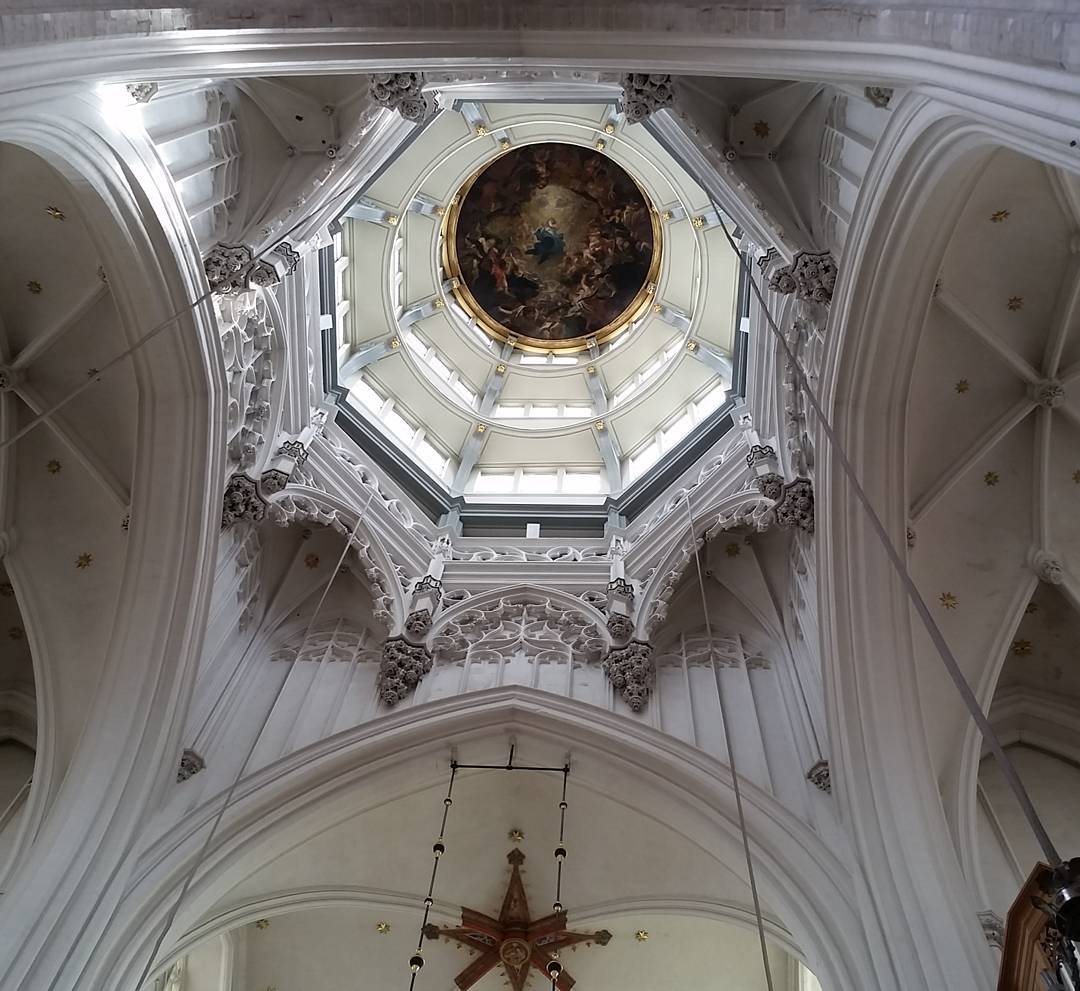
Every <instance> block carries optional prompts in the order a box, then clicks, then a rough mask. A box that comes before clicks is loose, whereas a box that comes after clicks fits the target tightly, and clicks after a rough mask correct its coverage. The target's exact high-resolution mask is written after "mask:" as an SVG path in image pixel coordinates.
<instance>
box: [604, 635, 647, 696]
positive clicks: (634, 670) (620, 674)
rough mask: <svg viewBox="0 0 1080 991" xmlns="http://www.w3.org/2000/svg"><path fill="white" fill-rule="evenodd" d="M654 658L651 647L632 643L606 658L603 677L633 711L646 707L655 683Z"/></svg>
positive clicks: (609, 653)
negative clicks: (605, 676)
mask: <svg viewBox="0 0 1080 991" xmlns="http://www.w3.org/2000/svg"><path fill="white" fill-rule="evenodd" d="M652 655H653V649H652V644H650V643H647V642H645V641H643V640H632V641H630V643H628V644H627V645H626V646H625V647H613V648H612V649H611V650H609V651H608V653H607V657H605V658H604V663H603V669H604V674H606V675H607V677H608V681H610V682H611V684H612V686H613V687H614V688H616V689H618V690H619V692H620V693H621V694H622V698H623V701H624V702H625V703H626V704H627V705H628V706H630V708H631V709H632V710H633V711H634V712H640V711H641V710H642V709H643V708H645V703H646V701H648V698H649V691H650V690H651V688H652V686H653V683H654V681H655V680H656V667H655V665H654V664H653V656H652Z"/></svg>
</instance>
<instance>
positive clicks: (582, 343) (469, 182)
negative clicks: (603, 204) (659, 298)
mask: <svg viewBox="0 0 1080 991" xmlns="http://www.w3.org/2000/svg"><path fill="white" fill-rule="evenodd" d="M541 144H562V145H573V146H574V147H578V148H586V149H589V146H588V145H584V144H578V143H576V142H573V141H551V140H549V139H545V140H543V141H525V142H523V143H521V144H517V145H514V146H513V147H511V148H507V149H504V150H502V151H500V152H499V154H497V155H495V156H493V157H492V158H489V159H488V160H487V161H486V162H484V164H483V165H481V166H480V167H479V168H478V169H477V170H476V171H475V172H473V173H472V175H470V176H469V178H468V179H466V180H465V182H463V183H462V184H461V186H460V188H459V189H458V191H457V192H456V193H455V194H454V196H453V198H452V199H451V200H450V207H449V209H448V210H447V211H446V213H445V214H444V215H443V222H442V229H441V231H440V235H441V237H442V263H443V271H444V272H445V273H446V276H447V278H449V279H451V280H452V285H451V288H450V291H451V292H452V293H453V294H454V298H455V299H457V301H458V303H460V304H461V306H462V308H463V309H464V310H465V312H466V313H468V314H469V316H471V317H472V318H473V319H474V320H476V322H477V323H478V324H479V325H480V326H481V327H482V328H483V329H484V331H485V332H486V333H487V334H488V335H490V336H491V337H493V338H495V340H497V341H499V342H501V343H503V344H507V343H510V342H511V339H513V346H514V347H516V348H518V349H519V350H521V351H527V352H529V353H531V354H551V353H552V352H555V351H559V352H562V353H564V354H573V353H575V352H578V351H587V350H588V348H589V344H588V341H589V340H590V339H594V340H595V341H596V343H597V344H605V343H607V342H608V341H610V340H612V339H613V338H615V337H617V336H618V335H619V334H621V333H622V332H623V331H624V330H626V329H627V328H628V327H629V326H630V324H632V323H633V322H634V321H635V320H637V318H638V317H640V316H641V315H642V314H643V313H644V312H645V311H646V310H647V309H648V308H649V306H651V305H652V302H653V299H654V298H655V296H656V290H657V287H656V280H657V276H658V275H659V273H660V264H661V262H662V260H663V237H662V232H663V225H662V224H661V222H660V215H659V214H658V213H657V212H656V208H655V207H654V206H653V203H652V197H651V196H649V194H648V192H647V191H646V189H645V188H644V186H642V185H641V183H640V182H638V180H637V177H636V176H634V175H633V174H632V173H631V172H630V170H629V169H627V168H626V166H625V165H623V164H622V163H621V162H617V161H615V159H613V158H611V156H610V155H605V156H604V157H605V158H609V159H611V161H612V162H614V164H615V165H617V166H618V167H619V168H620V169H622V171H623V173H624V174H625V175H626V176H627V178H629V180H630V181H631V182H632V183H633V184H634V185H635V186H636V187H637V190H638V192H639V193H640V194H641V198H642V200H643V201H644V203H645V206H646V207H647V208H648V210H649V222H650V224H651V225H652V235H653V253H652V260H651V261H650V263H649V271H648V274H647V275H646V276H645V284H644V285H643V286H642V287H641V289H639V290H638V292H637V294H636V295H635V296H634V298H633V299H632V300H630V302H629V304H628V305H627V306H626V308H625V309H624V310H623V311H622V313H620V314H619V315H618V316H617V317H616V318H615V319H614V320H612V321H611V322H610V323H607V324H605V325H604V326H603V327H601V328H600V329H599V330H596V331H594V332H593V333H591V334H583V335H581V336H580V337H569V338H567V339H566V340H563V341H548V340H544V339H543V338H540V337H526V336H524V335H522V334H517V333H515V332H514V331H513V330H511V329H510V328H509V327H507V326H505V325H504V324H501V323H499V321H498V320H496V319H495V318H494V317H492V316H491V315H490V314H489V313H488V312H487V310H485V309H484V308H483V307H482V306H481V305H480V303H479V302H478V301H477V300H476V298H475V297H474V296H473V294H472V293H471V292H469V287H468V286H466V285H465V280H464V279H463V278H462V275H461V266H460V265H459V264H458V257H457V222H458V215H459V214H460V212H461V206H462V204H463V203H464V202H465V197H467V196H468V195H469V190H471V189H472V187H473V183H475V182H476V180H477V179H478V178H479V177H480V175H481V174H482V173H483V172H484V171H485V170H487V169H488V168H490V166H491V165H492V163H494V162H497V161H498V160H499V159H500V158H502V157H503V156H504V155H509V154H510V153H511V152H514V151H520V150H521V149H522V148H527V147H528V146H529V145H541ZM589 150H595V151H596V153H597V154H598V155H603V154H604V152H602V151H599V150H598V149H589Z"/></svg>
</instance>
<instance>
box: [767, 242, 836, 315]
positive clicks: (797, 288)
mask: <svg viewBox="0 0 1080 991" xmlns="http://www.w3.org/2000/svg"><path fill="white" fill-rule="evenodd" d="M835 287H836V262H835V261H834V260H833V257H832V255H831V254H829V252H828V251H800V252H799V253H798V254H797V255H795V260H794V261H793V262H792V263H791V264H790V265H785V266H784V267H783V268H779V269H777V270H776V271H775V272H774V273H773V275H772V277H771V278H770V279H769V289H771V290H772V291H773V292H778V293H782V294H784V295H787V294H790V293H795V295H796V296H798V297H799V299H805V300H809V301H810V302H812V303H825V304H828V303H831V302H832V294H833V290H834V289H835Z"/></svg>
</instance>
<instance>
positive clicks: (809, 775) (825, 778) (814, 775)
mask: <svg viewBox="0 0 1080 991" xmlns="http://www.w3.org/2000/svg"><path fill="white" fill-rule="evenodd" d="M806 780H807V781H809V782H810V784H812V785H813V786H814V787H815V788H818V789H820V790H821V791H823V792H825V794H827V795H831V794H832V776H831V775H830V773H829V762H828V761H827V760H825V759H824V758H822V759H821V760H819V761H818V762H817V763H816V764H814V766H813V767H811V768H810V770H809V771H807V772H806Z"/></svg>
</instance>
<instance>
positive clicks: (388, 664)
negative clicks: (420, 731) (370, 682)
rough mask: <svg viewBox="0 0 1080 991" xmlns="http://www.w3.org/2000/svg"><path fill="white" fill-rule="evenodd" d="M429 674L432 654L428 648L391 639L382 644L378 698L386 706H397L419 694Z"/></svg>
mask: <svg viewBox="0 0 1080 991" xmlns="http://www.w3.org/2000/svg"><path fill="white" fill-rule="evenodd" d="M430 670H431V654H429V653H428V651H427V649H426V648H425V647H422V646H419V645H415V644H410V643H408V642H407V641H406V640H404V639H403V638H402V637H390V638H389V639H388V640H387V641H386V643H385V644H383V653H382V661H381V663H380V665H379V697H380V698H381V699H382V700H383V702H385V703H386V704H387V705H396V704H397V703H398V702H400V701H401V700H402V699H404V698H406V697H407V696H408V695H409V694H410V693H411V692H413V691H415V690H416V686H417V685H419V684H420V682H421V680H422V679H423V677H424V675H425V674H427V673H428V672H429V671H430Z"/></svg>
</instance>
